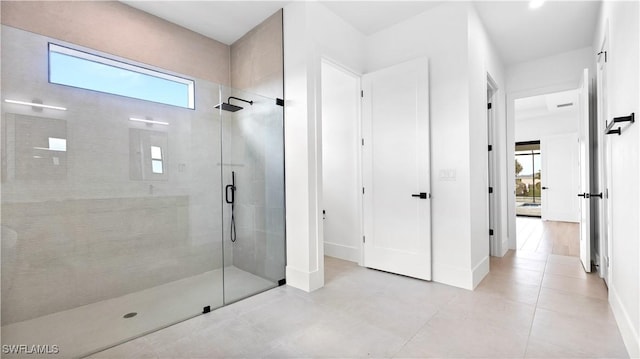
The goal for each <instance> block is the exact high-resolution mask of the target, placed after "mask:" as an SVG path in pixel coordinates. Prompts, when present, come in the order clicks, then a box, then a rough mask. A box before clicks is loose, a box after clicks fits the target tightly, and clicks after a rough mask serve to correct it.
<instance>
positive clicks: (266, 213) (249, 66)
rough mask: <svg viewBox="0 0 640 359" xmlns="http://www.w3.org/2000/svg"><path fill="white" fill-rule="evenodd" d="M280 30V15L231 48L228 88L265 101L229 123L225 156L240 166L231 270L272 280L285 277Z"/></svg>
mask: <svg viewBox="0 0 640 359" xmlns="http://www.w3.org/2000/svg"><path fill="white" fill-rule="evenodd" d="M282 31H283V29H282V10H280V11H278V12H276V13H275V14H273V15H272V16H271V17H269V18H268V19H267V20H265V21H264V22H262V23H261V24H260V25H258V26H256V27H255V28H254V29H253V30H251V31H249V32H248V33H247V34H245V35H244V36H243V37H242V38H240V39H239V40H238V41H236V42H235V43H233V44H232V45H231V84H232V86H233V88H234V89H239V90H244V91H248V92H250V93H255V94H258V95H261V96H266V98H257V100H258V104H257V105H254V106H249V107H248V108H247V109H243V110H242V111H238V112H236V113H235V114H234V115H233V121H231V122H229V128H230V129H231V132H232V133H233V136H232V139H233V145H232V146H233V150H232V151H231V153H230V156H231V158H232V159H233V162H235V163H238V164H242V165H243V166H241V167H238V168H237V169H236V171H237V174H236V181H237V183H238V188H239V190H238V206H237V212H238V215H237V225H238V240H237V241H236V243H234V244H233V265H235V266H236V267H238V268H240V269H243V270H245V271H248V272H251V273H253V274H256V275H258V276H261V277H264V278H267V279H269V280H272V281H278V280H279V279H283V278H284V263H285V240H284V236H285V233H284V215H285V210H284V142H283V122H282V121H283V117H282V116H283V114H282V107H280V106H276V105H275V101H274V99H275V98H282V97H283V92H284V90H283V47H282V46H283V43H282ZM242 95H243V93H240V95H239V96H238V97H242ZM247 96H250V95H248V94H247ZM225 243H226V242H225Z"/></svg>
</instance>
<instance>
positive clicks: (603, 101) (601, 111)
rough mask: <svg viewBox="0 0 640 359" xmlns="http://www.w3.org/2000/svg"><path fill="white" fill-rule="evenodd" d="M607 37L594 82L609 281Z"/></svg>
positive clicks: (603, 254) (604, 272)
mask: <svg viewBox="0 0 640 359" xmlns="http://www.w3.org/2000/svg"><path fill="white" fill-rule="evenodd" d="M606 52H607V38H606V36H605V39H604V41H603V45H602V48H601V50H600V54H599V55H598V60H597V64H596V65H597V70H596V77H597V79H596V83H597V90H596V96H597V99H598V106H597V108H598V155H599V161H598V162H599V169H598V172H599V174H600V190H601V191H602V201H601V202H600V203H601V205H600V218H599V221H600V226H599V228H600V243H599V244H600V245H599V248H600V253H599V254H600V263H599V265H600V267H599V270H600V275H601V276H602V278H603V279H604V280H605V282H607V283H609V278H611V270H610V269H611V263H609V253H611V242H610V241H609V239H610V238H611V224H612V223H613V222H612V221H613V218H612V217H611V208H610V207H609V206H610V204H611V202H610V198H609V197H610V195H609V190H608V184H609V183H611V178H610V176H611V167H610V166H611V141H609V137H608V136H607V135H606V134H605V131H604V129H605V128H606V127H607V119H608V107H607V106H608V102H607V61H606V60H607V58H606V55H605V54H606Z"/></svg>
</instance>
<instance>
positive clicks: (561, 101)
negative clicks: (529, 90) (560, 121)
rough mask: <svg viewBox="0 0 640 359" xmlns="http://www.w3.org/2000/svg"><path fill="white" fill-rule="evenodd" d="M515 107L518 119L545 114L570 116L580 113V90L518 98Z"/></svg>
mask: <svg viewBox="0 0 640 359" xmlns="http://www.w3.org/2000/svg"><path fill="white" fill-rule="evenodd" d="M568 104H571V105H568ZM558 105H560V107H558ZM514 109H515V119H516V121H520V120H526V119H531V118H538V117H543V116H557V117H560V116H562V117H569V116H572V115H574V114H577V113H578V90H577V89H575V90H569V91H562V92H554V93H550V94H545V95H539V96H532V97H526V98H521V99H517V100H516V101H515V105H514Z"/></svg>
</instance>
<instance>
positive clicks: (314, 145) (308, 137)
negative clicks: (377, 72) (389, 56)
mask: <svg viewBox="0 0 640 359" xmlns="http://www.w3.org/2000/svg"><path fill="white" fill-rule="evenodd" d="M363 46H364V36H362V35H361V34H360V33H359V32H358V31H357V30H355V29H354V28H353V27H351V26H350V25H349V24H347V23H346V22H345V21H344V20H342V19H341V18H339V17H338V16H336V15H334V14H333V13H332V12H330V11H329V10H327V9H326V8H325V7H324V6H323V5H321V4H318V3H308V2H294V3H291V4H289V5H287V6H286V7H285V8H284V52H285V53H284V72H285V100H286V103H285V120H284V121H285V163H286V169H285V175H286V184H285V188H286V193H287V196H286V198H287V200H286V208H287V211H286V212H287V224H286V228H287V283H288V284H289V285H291V286H294V287H296V288H300V289H303V290H306V291H312V290H315V289H318V288H320V287H322V286H323V285H324V248H323V246H322V238H323V233H322V225H321V221H322V212H321V211H320V210H319V209H320V208H322V207H321V205H322V191H321V188H320V186H319V182H320V181H321V176H322V173H321V168H322V158H321V153H322V124H321V121H320V119H321V117H322V113H321V107H322V100H321V87H320V76H321V75H320V63H321V58H323V57H324V58H329V59H331V60H333V61H334V62H336V63H339V64H341V65H343V66H345V67H347V68H349V69H351V70H353V71H354V72H356V73H359V72H361V71H362V56H363V54H364V49H363Z"/></svg>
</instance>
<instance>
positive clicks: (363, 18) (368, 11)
mask: <svg viewBox="0 0 640 359" xmlns="http://www.w3.org/2000/svg"><path fill="white" fill-rule="evenodd" d="M441 3H442V1H424V0H423V1H366V2H365V1H323V2H322V4H324V5H325V6H326V7H327V8H329V10H331V11H332V12H334V13H335V14H336V15H338V16H340V17H341V18H343V19H344V20H345V21H346V22H348V23H349V24H351V25H352V26H353V27H355V28H356V29H358V30H359V31H360V32H361V33H363V34H365V35H371V34H374V33H376V32H378V31H380V30H384V29H386V28H388V27H391V26H393V25H395V24H398V23H400V22H402V21H404V20H407V19H409V18H411V17H413V16H416V15H418V14H420V13H422V12H425V11H426V10H428V9H431V8H433V7H435V6H437V5H440V4H441Z"/></svg>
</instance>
